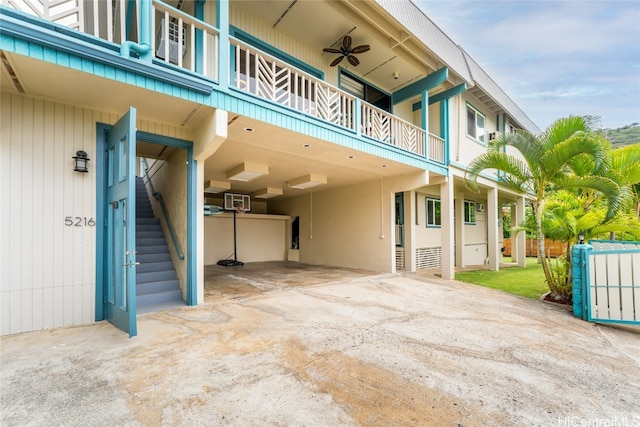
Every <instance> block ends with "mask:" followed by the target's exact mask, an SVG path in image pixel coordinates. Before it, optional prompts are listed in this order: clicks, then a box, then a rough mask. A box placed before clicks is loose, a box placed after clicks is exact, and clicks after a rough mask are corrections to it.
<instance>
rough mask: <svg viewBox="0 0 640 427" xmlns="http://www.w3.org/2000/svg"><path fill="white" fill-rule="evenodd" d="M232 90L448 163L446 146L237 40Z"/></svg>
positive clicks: (432, 137)
mask: <svg viewBox="0 0 640 427" xmlns="http://www.w3.org/2000/svg"><path fill="white" fill-rule="evenodd" d="M231 46H232V47H231V50H232V52H233V57H234V64H232V65H233V69H232V70H231V73H232V76H233V77H232V86H233V87H234V88H235V89H237V90H239V91H242V92H244V93H247V94H251V95H253V96H256V97H258V98H261V99H265V100H268V101H270V102H274V103H277V104H280V105H283V106H285V107H288V108H292V109H294V110H297V111H299V112H300V113H302V114H305V115H308V116H310V117H315V118H317V119H320V120H323V121H326V122H329V123H332V124H334V125H335V126H338V127H341V128H345V129H346V130H349V131H352V132H354V133H356V134H359V135H362V136H366V137H368V138H371V139H374V140H377V141H382V142H384V143H387V144H390V145H393V146H396V147H398V148H400V149H403V150H406V151H410V152H412V153H415V154H418V155H419V156H423V157H427V158H428V159H429V160H432V161H434V162H437V163H444V161H445V159H444V144H445V142H444V140H443V139H442V138H440V137H437V136H435V135H433V134H431V133H428V132H426V131H425V130H424V129H421V128H420V127H418V126H416V125H414V124H412V123H409V122H408V121H406V120H403V119H401V118H399V117H396V116H394V115H393V114H391V113H388V112H387V111H384V110H381V109H379V108H377V107H375V106H373V105H371V104H369V103H367V102H365V101H362V100H360V99H358V98H356V97H354V96H352V95H350V94H348V93H347V92H345V91H342V90H340V89H338V88H336V87H334V86H332V85H330V84H328V83H326V82H324V81H322V80H319V79H317V78H315V77H313V76H311V75H309V74H306V73H304V72H303V71H300V70H298V69H296V68H295V67H293V66H291V65H289V64H287V63H285V62H282V61H280V60H278V59H276V58H274V57H273V56H270V55H268V54H266V53H264V52H261V51H260V50H258V49H256V48H254V47H252V46H250V45H247V44H245V43H243V42H241V41H239V40H236V39H233V38H232V39H231Z"/></svg>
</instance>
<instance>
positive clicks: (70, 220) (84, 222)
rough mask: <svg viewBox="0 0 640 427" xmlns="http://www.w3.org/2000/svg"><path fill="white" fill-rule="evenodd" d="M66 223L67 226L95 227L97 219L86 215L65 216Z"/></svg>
mask: <svg viewBox="0 0 640 427" xmlns="http://www.w3.org/2000/svg"><path fill="white" fill-rule="evenodd" d="M64 225H66V226H67V227H93V226H94V225H96V221H95V220H94V219H93V218H87V217H86V216H65V217H64Z"/></svg>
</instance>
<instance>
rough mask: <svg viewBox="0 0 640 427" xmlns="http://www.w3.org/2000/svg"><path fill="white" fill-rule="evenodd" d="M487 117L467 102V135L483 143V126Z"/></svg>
mask: <svg viewBox="0 0 640 427" xmlns="http://www.w3.org/2000/svg"><path fill="white" fill-rule="evenodd" d="M486 124H487V119H486V117H485V115H484V114H482V113H481V112H480V111H478V110H476V109H475V108H473V106H471V104H467V136H468V137H469V138H472V139H475V140H476V141H478V142H479V143H481V144H485V133H486V132H485V127H486Z"/></svg>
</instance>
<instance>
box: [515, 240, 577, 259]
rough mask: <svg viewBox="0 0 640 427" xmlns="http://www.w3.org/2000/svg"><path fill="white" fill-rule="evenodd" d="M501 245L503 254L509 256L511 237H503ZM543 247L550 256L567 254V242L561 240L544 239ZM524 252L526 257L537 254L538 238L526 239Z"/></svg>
mask: <svg viewBox="0 0 640 427" xmlns="http://www.w3.org/2000/svg"><path fill="white" fill-rule="evenodd" d="M502 246H503V247H504V250H503V251H502V254H503V255H504V256H511V239H504V242H503V245H502ZM544 248H545V252H546V253H547V255H548V256H551V257H557V256H559V255H566V254H567V244H566V243H563V242H556V241H554V240H550V239H544ZM525 253H526V256H528V257H537V256H538V239H527V243H526V245H525Z"/></svg>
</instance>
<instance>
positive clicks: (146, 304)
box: [136, 177, 185, 314]
mask: <svg viewBox="0 0 640 427" xmlns="http://www.w3.org/2000/svg"><path fill="white" fill-rule="evenodd" d="M136 247H137V248H136V251H137V255H136V261H138V262H139V263H140V264H139V265H138V266H137V267H136V305H137V313H138V314H142V313H150V312H153V311H159V310H165V309H167V308H173V307H179V306H184V305H185V302H184V300H183V299H182V290H181V289H180V284H179V282H178V276H177V275H176V270H175V268H174V267H173V262H172V261H171V255H170V254H169V248H168V247H167V242H166V240H165V237H164V232H163V231H162V226H161V225H160V220H158V219H156V218H155V217H154V216H153V210H152V209H151V203H150V201H149V195H148V194H147V189H146V188H145V185H144V181H143V179H142V178H141V177H136Z"/></svg>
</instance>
